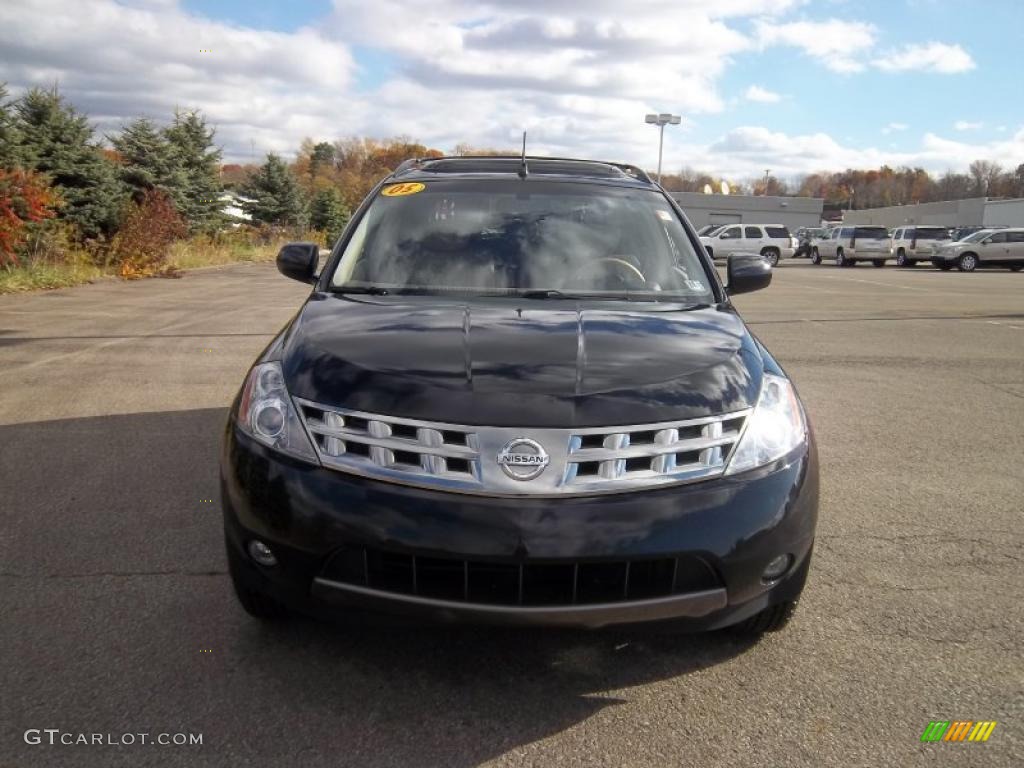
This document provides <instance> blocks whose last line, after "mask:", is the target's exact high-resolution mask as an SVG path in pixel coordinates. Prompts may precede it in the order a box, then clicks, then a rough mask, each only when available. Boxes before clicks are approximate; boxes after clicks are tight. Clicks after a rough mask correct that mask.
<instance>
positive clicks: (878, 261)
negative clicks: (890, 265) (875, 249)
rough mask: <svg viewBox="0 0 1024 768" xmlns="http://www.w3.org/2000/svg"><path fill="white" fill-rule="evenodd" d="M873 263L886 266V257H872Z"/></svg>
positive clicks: (877, 265)
mask: <svg viewBox="0 0 1024 768" xmlns="http://www.w3.org/2000/svg"><path fill="white" fill-rule="evenodd" d="M871 263H872V264H874V265H875V266H876V267H884V266H885V259H872V260H871Z"/></svg>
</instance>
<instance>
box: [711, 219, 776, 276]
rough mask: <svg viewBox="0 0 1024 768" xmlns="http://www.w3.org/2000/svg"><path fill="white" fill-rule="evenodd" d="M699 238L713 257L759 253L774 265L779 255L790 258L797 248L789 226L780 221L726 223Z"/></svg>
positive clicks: (720, 257) (722, 257) (724, 257)
mask: <svg viewBox="0 0 1024 768" xmlns="http://www.w3.org/2000/svg"><path fill="white" fill-rule="evenodd" d="M700 240H701V242H702V243H703V244H704V247H705V248H706V249H707V252H708V253H709V254H710V255H711V257H712V258H715V259H727V258H729V256H731V255H732V254H734V253H760V254H761V255H762V256H764V258H765V259H766V260H767V261H768V263H769V264H771V265H772V266H773V267H774V266H775V265H776V264H778V263H779V259H788V258H792V256H793V252H794V251H795V250H796V245H795V243H794V241H793V237H792V236H791V235H790V234H789V229H787V228H786V227H785V226H783V225H782V224H729V225H726V226H724V227H722V228H721V229H719V230H718V231H717V232H715V233H713V234H711V235H705V236H704V237H702V238H701V239H700Z"/></svg>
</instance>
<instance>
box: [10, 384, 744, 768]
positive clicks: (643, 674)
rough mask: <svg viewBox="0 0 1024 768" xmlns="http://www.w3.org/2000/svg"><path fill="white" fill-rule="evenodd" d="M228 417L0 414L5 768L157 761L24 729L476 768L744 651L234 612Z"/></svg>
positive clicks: (246, 760)
mask: <svg viewBox="0 0 1024 768" xmlns="http://www.w3.org/2000/svg"><path fill="white" fill-rule="evenodd" d="M69 387H73V383H71V382H69ZM225 416H226V411H225V410H223V409H205V410H194V411H181V412H167V413H146V414H133V415H117V416H105V417H98V418H82V419H68V420H60V421H44V422H33V423H24V424H17V425H6V426H0V488H2V491H3V498H4V503H3V505H2V507H3V510H2V512H0V524H2V529H3V530H4V531H5V532H6V533H5V535H4V536H2V537H0V572H2V573H0V587H2V588H0V611H2V613H3V615H4V616H5V621H4V622H2V624H3V627H0V647H2V648H3V649H4V651H5V653H4V655H5V656H7V655H8V653H9V654H10V656H8V658H17V659H18V664H17V665H4V666H5V667H6V669H5V671H4V672H3V679H2V680H0V684H2V686H3V690H4V695H3V697H2V698H3V699H4V702H5V703H4V704H3V705H0V714H2V718H0V719H2V720H3V721H4V722H5V723H6V727H5V728H4V734H2V735H0V754H2V755H5V756H6V757H9V758H10V759H13V760H15V761H16V763H17V764H19V765H35V764H40V765H42V764H55V762H54V758H57V757H59V758H60V760H62V761H63V760H68V761H71V762H70V763H68V764H75V765H91V764H96V765H115V764H116V765H122V764H123V765H139V764H142V762H143V761H142V760H141V758H142V756H143V755H146V756H147V757H148V759H153V758H154V757H156V755H150V754H149V753H148V752H145V751H143V752H139V751H138V750H140V749H144V748H142V747H135V748H128V747H45V746H43V747H38V746H37V747H28V746H26V745H25V744H24V743H23V741H22V733H23V732H24V729H26V728H46V727H61V728H65V729H69V730H83V731H87V732H93V731H102V732H107V731H112V732H115V733H122V732H124V731H126V730H134V731H140V730H148V729H154V730H157V729H169V730H179V729H186V730H192V731H200V732H202V733H203V734H204V744H203V746H202V747H198V748H188V749H185V748H182V749H178V750H173V751H163V752H160V753H159V762H160V764H162V765H167V764H176V763H178V762H181V763H186V762H188V763H193V764H194V763H196V762H207V761H208V762H209V763H210V764H228V763H239V764H260V763H263V762H267V763H269V764H278V765H282V764H303V765H314V764H321V763H323V764H331V765H348V764H352V765H377V764H388V765H420V766H423V765H447V766H471V765H477V764H479V763H481V762H484V761H486V760H488V759H491V758H494V757H497V756H500V755H502V754H505V753H507V752H509V751H516V750H524V752H523V753H524V755H525V754H526V753H527V752H528V748H527V745H529V744H531V743H533V742H535V741H538V740H541V739H544V738H546V737H549V736H552V735H554V734H557V733H559V732H562V731H564V730H566V729H568V728H571V727H573V726H575V725H577V724H580V723H582V722H584V721H586V720H587V719H588V718H590V717H592V716H594V715H595V714H596V713H598V712H600V711H602V710H604V709H606V708H609V707H615V706H617V705H618V704H619V703H621V702H623V701H625V700H628V699H630V698H632V695H631V692H630V691H629V690H628V689H629V688H631V687H633V686H639V685H643V684H645V683H651V682H656V681H660V680H666V679H670V678H676V677H679V676H681V675H687V674H689V673H692V672H695V671H698V670H701V669H704V668H707V667H709V666H712V665H715V664H720V663H722V662H725V661H727V660H729V659H730V658H732V657H734V656H736V655H738V654H740V653H742V652H743V651H745V650H746V648H747V647H748V645H747V644H746V643H745V642H741V641H738V640H735V639H732V638H730V637H728V636H725V635H722V634H712V635H705V636H673V635H653V634H651V635H643V636H637V635H623V634H619V633H613V632H607V633H585V632H567V631H558V632H545V631H539V630H517V631H509V630H497V629H486V628H474V627H460V628H453V627H410V626H394V627H389V626H379V625H378V626H370V625H365V624H356V625H348V624H346V623H345V622H344V620H341V621H339V622H338V623H328V622H318V621H314V620H311V619H305V618H295V619H293V620H292V621H290V622H288V623H285V624H280V625H266V624H262V623H260V622H257V621H255V620H253V619H250V618H249V617H248V616H246V615H245V614H244V613H243V612H242V610H241V608H240V607H238V606H237V605H236V603H235V601H234V597H233V595H232V594H231V590H230V586H229V582H228V578H227V576H226V575H224V571H225V562H224V555H223V544H222V532H221V521H220V511H219V508H218V505H217V502H216V499H217V495H216V493H217V491H216V487H217V466H216V462H217V455H218V446H219V440H220V432H221V429H222V427H223V424H224V419H225ZM208 499H213V502H212V503H211V502H209V501H207V500H208ZM206 646H209V647H210V648H211V649H212V651H211V652H210V653H209V654H208V655H204V656H199V655H198V654H199V650H200V648H204V647H206ZM673 690H674V691H675V693H674V695H675V696H676V697H677V698H678V701H674V702H673V704H672V705H673V706H675V707H678V708H682V709H685V708H687V702H686V694H685V691H686V690H687V688H686V686H685V685H684V686H676V687H675V688H674V689H673ZM680 691H682V692H683V693H680ZM645 695H650V694H645ZM693 716H694V717H699V712H698V711H697V707H694V715H693ZM654 725H655V727H656V724H654ZM583 748H585V749H588V750H590V749H597V748H598V745H597V744H594V743H591V744H590V745H589V747H583ZM133 750H135V751H133ZM595 756H598V755H597V753H593V754H591V755H590V757H591V758H594V757H595ZM573 759H585V760H586V757H585V754H579V755H576V756H575V758H573ZM587 762H590V760H587ZM12 764H13V763H12Z"/></svg>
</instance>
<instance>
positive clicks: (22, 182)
mask: <svg viewBox="0 0 1024 768" xmlns="http://www.w3.org/2000/svg"><path fill="white" fill-rule="evenodd" d="M57 201H58V198H57V195H56V194H55V193H54V191H53V189H52V188H51V187H50V186H49V185H48V184H47V183H46V180H45V179H43V178H42V177H41V176H40V175H39V174H37V173H33V172H32V171H23V170H21V169H18V168H15V169H14V170H10V171H7V170H3V169H0V266H5V267H6V266H13V265H17V264H18V256H17V252H18V248H19V247H20V246H21V245H22V244H23V243H24V241H25V235H26V232H27V230H28V228H29V226H30V225H31V224H33V223H36V222H41V221H44V220H45V219H48V218H51V217H52V216H54V215H55V213H56V206H57Z"/></svg>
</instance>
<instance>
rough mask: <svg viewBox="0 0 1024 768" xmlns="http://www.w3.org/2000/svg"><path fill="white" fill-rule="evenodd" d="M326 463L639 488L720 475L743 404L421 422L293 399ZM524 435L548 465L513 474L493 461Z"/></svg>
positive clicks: (546, 484)
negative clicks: (681, 412)
mask: <svg viewBox="0 0 1024 768" xmlns="http://www.w3.org/2000/svg"><path fill="white" fill-rule="evenodd" d="M295 402H296V404H297V405H298V409H299V413H300V414H301V416H302V421H303V423H304V424H305V426H306V429H307V430H308V431H309V434H310V437H311V438H312V440H313V445H314V446H315V448H316V451H317V455H318V456H319V458H320V461H321V462H322V463H323V465H324V466H326V467H329V468H332V469H337V470H340V471H343V472H349V473H352V474H356V475H362V476H364V477H371V478H376V479H380V480H387V481H390V482H395V483H403V484H405V485H414V486H421V487H426V488H437V489H439V490H448V491H458V492H462V493H476V494H482V495H490V496H562V495H583V494H591V493H614V492H623V491H632V490H642V489H644V488H652V487H657V486H662V485H672V484H676V483H683V482H691V481H695V480H702V479H707V478H710V477H716V476H718V475H721V474H722V473H723V472H724V471H725V467H726V464H727V463H728V461H729V457H730V456H731V454H732V451H733V449H734V447H735V445H736V443H737V441H738V440H739V438H740V435H741V434H742V432H743V426H744V423H745V422H746V419H747V417H748V416H749V414H750V410H749V409H747V410H743V411H736V412H733V413H728V414H723V415H720V416H706V417H702V418H697V419H688V420H685V421H673V422H661V423H657V424H640V425H632V426H615V427H588V428H581V429H539V428H519V427H482V426H465V425H457V424H448V423H441V422H429V421H422V420H418V419H407V418H399V417H393V416H384V415H380V414H373V413H366V412H363V411H353V410H348V409H345V408H338V407H335V406H327V405H321V404H318V403H313V402H310V401H307V400H302V399H300V398H295ZM521 438H529V439H530V440H532V441H536V442H537V443H539V444H540V445H542V446H543V447H544V450H545V451H546V452H547V454H548V456H549V464H548V466H547V467H546V469H545V470H544V471H543V472H542V473H541V474H540V475H539V476H537V477H535V478H533V479H530V480H517V479H516V478H515V477H512V476H509V475H508V474H506V473H505V472H504V471H503V470H502V468H501V467H500V466H499V464H498V462H497V457H498V454H499V453H501V452H502V451H503V449H504V448H505V447H506V446H507V445H508V444H509V443H510V442H511V441H515V440H519V439H521Z"/></svg>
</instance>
